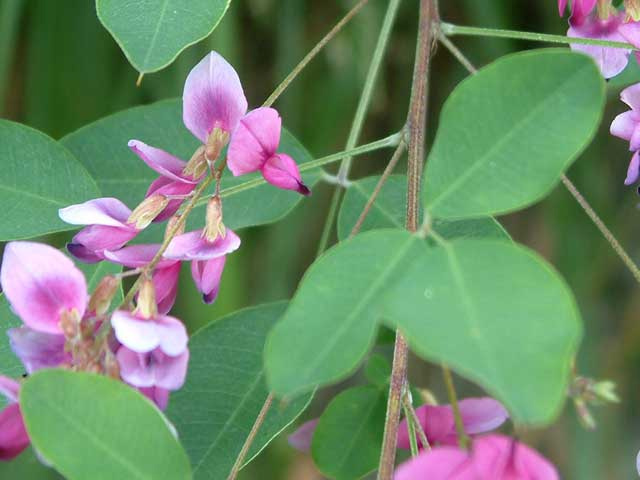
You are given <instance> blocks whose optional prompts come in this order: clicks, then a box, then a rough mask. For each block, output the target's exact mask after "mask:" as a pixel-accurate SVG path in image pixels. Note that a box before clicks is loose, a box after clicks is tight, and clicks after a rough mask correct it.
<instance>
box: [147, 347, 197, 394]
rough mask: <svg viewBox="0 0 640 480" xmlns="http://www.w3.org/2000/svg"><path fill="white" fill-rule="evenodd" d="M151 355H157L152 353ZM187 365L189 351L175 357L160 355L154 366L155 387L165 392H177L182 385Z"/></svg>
mask: <svg viewBox="0 0 640 480" xmlns="http://www.w3.org/2000/svg"><path fill="white" fill-rule="evenodd" d="M152 355H157V354H156V352H154V353H153V354H152ZM188 365H189V350H185V351H184V352H182V353H181V354H180V355H178V356H176V357H170V356H167V355H163V354H160V356H157V357H156V360H155V364H154V368H155V378H156V385H157V386H158V387H161V388H166V389H167V390H178V389H179V388H181V387H182V385H184V380H185V378H186V376H187V367H188Z"/></svg>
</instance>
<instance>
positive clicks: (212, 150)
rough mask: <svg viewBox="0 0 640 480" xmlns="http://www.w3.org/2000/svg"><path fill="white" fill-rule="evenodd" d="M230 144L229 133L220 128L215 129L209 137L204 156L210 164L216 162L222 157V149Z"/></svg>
mask: <svg viewBox="0 0 640 480" xmlns="http://www.w3.org/2000/svg"><path fill="white" fill-rule="evenodd" d="M227 143H229V133H228V132H226V131H225V130H222V129H221V128H218V127H213V130H211V133H210V134H209V136H208V137H207V144H206V146H205V153H204V156H205V157H206V159H207V161H208V162H210V163H213V162H215V161H216V160H217V159H218V157H219V156H220V152H222V149H223V148H224V147H226V146H227Z"/></svg>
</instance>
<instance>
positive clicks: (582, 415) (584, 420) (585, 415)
mask: <svg viewBox="0 0 640 480" xmlns="http://www.w3.org/2000/svg"><path fill="white" fill-rule="evenodd" d="M573 404H574V405H575V407H576V412H577V413H578V420H580V423H581V424H582V426H583V427H584V428H586V429H587V430H595V428H596V420H595V418H593V415H592V414H591V411H590V410H589V407H588V406H587V403H586V402H585V401H584V400H582V399H581V398H574V399H573Z"/></svg>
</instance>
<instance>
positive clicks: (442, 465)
mask: <svg viewBox="0 0 640 480" xmlns="http://www.w3.org/2000/svg"><path fill="white" fill-rule="evenodd" d="M393 478H394V480H422V479H425V480H426V479H428V480H480V479H483V480H484V478H485V477H478V476H476V473H475V470H474V468H473V463H472V460H471V458H470V457H469V455H468V454H467V453H466V452H464V451H463V450H460V449H458V448H455V447H439V448H434V449H433V450H430V451H429V450H423V451H422V453H421V454H420V455H418V456H417V457H415V458H412V459H410V460H408V461H406V462H404V463H403V464H401V465H400V466H399V467H398V468H397V470H396V474H395V476H394V477H393ZM489 478H490V477H486V479H487V480H489ZM491 480H497V479H496V477H494V478H492V479H491Z"/></svg>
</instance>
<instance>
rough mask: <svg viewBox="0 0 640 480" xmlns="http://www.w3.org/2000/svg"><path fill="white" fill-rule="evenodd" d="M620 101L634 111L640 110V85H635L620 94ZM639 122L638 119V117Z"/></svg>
mask: <svg viewBox="0 0 640 480" xmlns="http://www.w3.org/2000/svg"><path fill="white" fill-rule="evenodd" d="M620 100H622V101H623V102H624V103H626V104H627V105H629V107H631V109H633V110H640V83H635V84H633V85H631V86H630V87H627V88H625V89H624V90H622V92H620ZM636 121H638V117H636Z"/></svg>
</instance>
